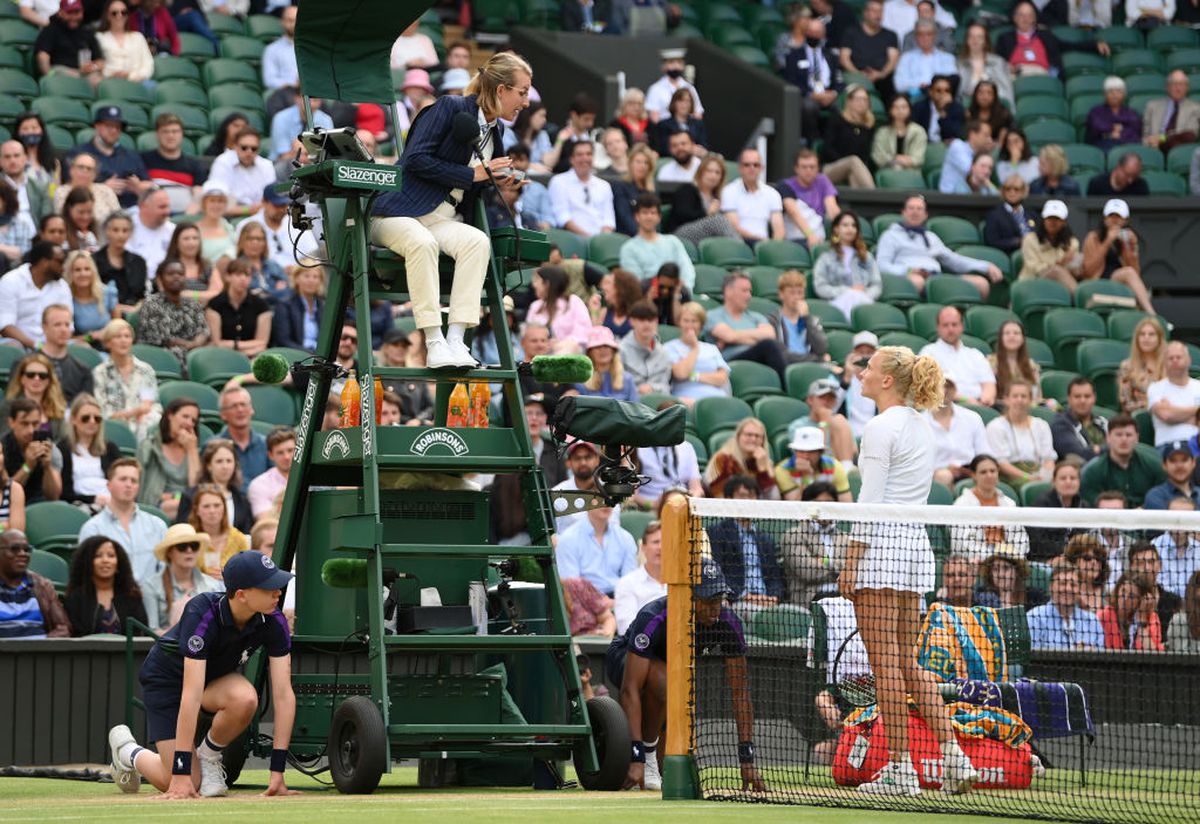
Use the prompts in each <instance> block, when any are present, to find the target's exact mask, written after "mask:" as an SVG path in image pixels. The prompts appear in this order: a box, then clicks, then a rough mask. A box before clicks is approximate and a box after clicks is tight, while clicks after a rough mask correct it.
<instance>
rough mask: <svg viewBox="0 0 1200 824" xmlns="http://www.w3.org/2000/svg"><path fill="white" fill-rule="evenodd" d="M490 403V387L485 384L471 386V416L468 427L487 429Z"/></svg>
mask: <svg viewBox="0 0 1200 824" xmlns="http://www.w3.org/2000/svg"><path fill="white" fill-rule="evenodd" d="M491 402H492V387H491V386H489V385H488V384H486V383H476V384H472V385H471V414H470V422H469V423H468V424H467V425H468V426H473V427H476V428H477V429H487V428H488V404H490V403H491Z"/></svg>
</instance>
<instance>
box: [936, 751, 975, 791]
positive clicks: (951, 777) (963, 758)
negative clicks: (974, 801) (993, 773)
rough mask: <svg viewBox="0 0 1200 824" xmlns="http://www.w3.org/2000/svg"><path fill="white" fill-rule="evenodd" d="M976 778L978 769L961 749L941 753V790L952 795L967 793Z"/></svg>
mask: <svg viewBox="0 0 1200 824" xmlns="http://www.w3.org/2000/svg"><path fill="white" fill-rule="evenodd" d="M978 780H979V771H978V770H976V769H975V766H974V765H973V764H972V763H971V759H970V758H968V757H967V755H966V753H964V752H963V751H962V750H959V751H958V752H956V753H943V754H942V792H944V793H951V794H953V795H958V794H959V793H967V792H970V791H971V789H972V788H973V787H974V786H975V782H976V781H978Z"/></svg>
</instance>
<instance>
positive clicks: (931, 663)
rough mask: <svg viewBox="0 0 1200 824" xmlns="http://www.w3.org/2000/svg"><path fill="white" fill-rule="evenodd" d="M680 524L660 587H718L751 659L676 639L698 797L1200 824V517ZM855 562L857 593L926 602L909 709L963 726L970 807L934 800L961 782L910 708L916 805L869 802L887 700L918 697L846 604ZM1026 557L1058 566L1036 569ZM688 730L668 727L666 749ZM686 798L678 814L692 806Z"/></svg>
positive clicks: (742, 514) (704, 506)
mask: <svg viewBox="0 0 1200 824" xmlns="http://www.w3.org/2000/svg"><path fill="white" fill-rule="evenodd" d="M675 506H676V507H678V509H676V510H675V511H674V512H673V513H671V514H670V515H664V524H665V529H666V530H667V532H666V533H665V534H664V547H665V552H666V553H667V557H665V558H664V568H671V566H672V564H673V563H675V564H677V566H676V567H675V568H676V569H680V570H683V569H687V570H688V571H689V573H688V574H689V576H690V580H691V581H692V582H700V581H701V580H702V578H703V576H704V575H705V574H707V573H710V572H711V571H712V569H713V567H714V566H715V567H716V568H717V569H719V570H720V572H721V573H722V575H723V577H724V578H725V581H726V583H727V585H728V587H729V590H730V591H731V592H732V593H734V597H733V599H732V600H731V601H730V602H729V608H728V612H731V613H732V614H733V615H734V616H735V618H736V623H737V624H738V625H740V629H741V637H740V639H735V640H733V641H730V640H728V638H726V640H725V641H723V642H720V643H704V642H702V643H703V645H704V648H701V649H697V648H696V647H697V644H696V643H695V639H696V638H697V637H699V638H701V639H704V638H706V637H708V638H712V637H716V636H714V635H713V634H712V633H707V634H706V633H705V632H702V631H700V630H701V629H702V628H700V627H698V626H697V621H698V620H706V621H707V620H710V618H711V613H710V614H709V617H708V618H706V617H704V616H703V615H702V613H703V609H702V607H701V608H698V609H694V610H689V611H688V615H689V617H690V620H691V624H690V626H680V627H679V628H673V629H671V632H672V635H673V638H672V643H679V644H681V645H682V644H686V645H690V647H691V649H692V651H693V655H692V656H685V658H686V659H687V660H688V661H689V662H690V663H689V665H688V666H686V667H679V668H677V669H676V670H674V671H673V672H672V673H671V674H670V675H669V678H671V679H673V680H672V683H671V684H669V686H668V696H669V698H668V701H669V702H670V701H671V700H672V698H671V696H687V697H688V700H687V702H686V703H687V713H686V722H678V723H680V726H683V727H685V728H686V729H687V735H686V736H676V738H675V739H674V740H675V741H676V745H675V747H676V749H679V748H685V749H686V753H682V752H676V753H674V754H676V755H683V754H686V755H687V756H689V757H690V759H691V762H692V765H693V767H694V770H693V771H692V772H691V773H690V774H691V775H692V780H693V781H695V782H696V787H695V794H697V795H700V796H702V797H704V798H706V799H718V800H729V801H759V802H761V801H769V802H777V803H798V804H811V805H822V806H837V807H862V808H877V809H895V810H909V811H924V812H954V813H977V814H982V815H1003V816H1020V817H1028V818H1041V819H1052V820H1060V821H1106V822H1108V821H1111V822H1133V821H1146V822H1161V821H1185V820H1186V821H1195V820H1198V819H1200V604H1198V598H1200V593H1198V592H1197V590H1198V589H1200V573H1198V572H1197V570H1196V564H1197V560H1196V559H1197V558H1198V557H1200V543H1198V536H1200V513H1196V512H1185V511H1175V510H1172V511H1168V512H1143V511H1118V512H1114V511H1111V510H1094V509H1093V510H1054V509H1031V508H1006V509H999V508H987V509H984V508H966V507H946V506H928V507H897V506H888V505H863V504H838V503H801V502H768V501H757V500H738V499H732V500H729V499H722V500H716V499H689V501H688V502H687V504H686V507H687V508H686V511H684V510H683V507H684V504H683V503H682V502H681V503H679V504H676V505H675ZM856 541H861V542H863V543H864V544H866V545H867V546H869V547H870V548H869V549H868V550H867V555H865V556H864V557H863V558H862V559H861V560H860V561H859V564H858V580H859V582H860V583H864V584H865V583H866V581H867V580H874V581H875V582H876V583H877V584H881V585H885V584H887V583H888V582H892V583H895V576H897V575H899V576H901V579H902V580H903V582H906V583H908V584H910V585H916V586H920V588H921V590H922V592H921V594H920V595H919V596H912V598H913V600H914V601H916V602H918V603H919V606H920V617H919V618H915V617H914V618H913V619H911V620H910V621H909V622H908V629H907V630H900V631H899V632H898V637H900V638H904V637H909V638H911V639H912V643H913V648H914V651H915V654H916V660H917V666H919V667H920V668H921V669H922V670H923V671H925V672H927V673H929V680H928V681H927V682H926V684H927V686H926V687H924V688H921V687H916V688H915V690H916V693H917V694H918V695H919V694H920V693H921V692H924V693H925V695H926V700H925V705H926V706H927V707H929V706H934V707H936V709H935V710H933V711H936V712H941V713H943V715H945V714H950V715H951V718H952V720H951V727H952V729H953V733H954V739H955V741H956V742H957V743H958V745H959V747H960V748H961V750H962V751H963V752H964V753H965V754H966V756H967V757H968V758H969V759H970V762H971V765H972V767H973V769H974V771H975V774H976V775H975V776H974V777H975V778H976V779H977V780H976V781H975V783H974V790H973V791H971V792H969V793H965V794H956V795H951V794H946V793H943V792H940V791H939V788H940V786H941V785H942V783H943V779H944V778H947V782H946V783H950V781H949V778H948V776H949V777H954V774H953V773H951V772H950V769H951V767H950V766H948V765H950V764H951V762H949V761H945V760H944V759H943V757H942V753H941V749H940V748H939V745H938V742H937V740H936V731H935V729H936V727H937V722H936V721H935V722H934V724H933V725H932V726H931V725H930V724H928V723H926V722H925V721H924V720H923V718H922V715H923V713H922V712H920V711H919V703H918V702H914V701H913V699H912V698H910V699H909V713H908V718H906V719H905V722H906V727H905V728H906V730H907V732H908V737H909V743H908V752H909V753H910V754H911V761H912V764H913V772H914V773H915V779H914V780H915V781H916V782H918V783H919V785H920V787H921V791H920V794H916V795H907V794H906V795H890V794H889V795H881V794H868V793H865V792H863V791H861V790H859V789H856V788H857V787H858V785H860V784H863V783H870V782H871V781H872V779H874V778H875V777H876V775H877V773H878V771H879V769H880V768H881V767H883V766H884V765H885V764H886V763H887V760H888V755H887V753H888V748H887V740H886V734H885V732H884V729H883V722H882V720H881V713H880V712H879V704H878V703H877V702H883V704H884V706H885V707H886V705H887V704H886V702H887V700H888V696H889V695H895V694H896V692H897V691H896V690H895V689H891V690H888V685H894V684H896V683H899V684H901V685H902V687H901V691H900V693H899V694H900V695H901V696H903V695H904V694H905V692H910V693H911V692H912V691H911V690H905V689H903V687H904V686H907V685H908V684H909V683H910V682H908V681H901V682H893V681H891V677H892V674H893V673H894V672H896V670H895V668H894V667H889V666H888V664H887V663H886V662H888V661H891V660H892V659H891V658H889V657H888V655H887V650H888V649H889V648H888V647H887V645H886V641H887V639H888V637H889V635H888V633H889V631H890V630H888V629H887V627H894V626H896V625H897V620H896V619H895V617H894V615H895V613H894V612H888V609H887V607H886V605H881V604H879V603H873V604H868V603H866V602H864V601H863V600H862V599H856V601H857V602H858V603H855V602H852V601H849V600H847V599H845V598H843V597H841V596H840V595H839V593H838V584H837V577H838V573H839V571H840V569H841V568H842V566H843V565H844V563H845V559H846V556H847V552H848V551H849V549H850V547H851V546H852V545H853V544H854V543H855V542H856ZM1031 546H1032V547H1034V548H1035V552H1034V555H1035V556H1036V557H1043V558H1047V559H1048V560H1044V561H1037V562H1034V561H1029V560H1027V556H1028V555H1029V550H1030V547H1031ZM930 550H932V557H933V559H934V561H933V563H932V565H928V569H925V567H924V565H923V562H922V560H921V559H922V557H923V556H927V555H928V554H929V551H930ZM672 552H682V553H686V556H687V557H686V562H685V561H683V560H682V559H680V560H678V561H672V560H671V558H670V557H669V556H670V554H671V553H672ZM867 556H870V557H867ZM685 564H686V565H685ZM1189 564H1190V565H1191V566H1190V567H1189ZM706 567H707V569H706ZM926 577H927V583H926V582H925V578H926ZM671 592H672V595H674V593H676V592H680V590H679V589H676V588H672V590H671ZM684 592H688V590H683V591H682V592H681V594H683V593H684ZM687 597H691V596H690V595H689V596H687ZM692 604H693V606H694V607H699V606H700V604H699V600H698V599H695V598H693V599H692ZM728 612H726V613H722V614H721V620H728V619H727V618H726V617H725V616H726V615H727V614H728ZM889 616H892V617H889ZM681 623H682V622H681ZM676 633H678V634H676ZM893 637H895V636H893ZM868 645H871V646H873V647H874V648H875V650H877V652H873V653H872V655H870V656H869V655H868V652H867V646H868ZM903 646H906V645H905V644H904V643H901V644H900V645H899V646H897V647H892V648H891V649H892V650H893V652H895V651H897V650H899V649H900V647H903ZM896 657H898V653H897V654H896ZM743 663H744V667H743V666H742V664H743ZM680 679H685V682H684V683H682V684H681V683H680ZM917 680H918V683H919V682H920V679H917ZM930 690H932V694H930ZM900 700H901V701H903V700H904V699H903V698H901V699H900ZM935 701H936V704H934V703H933V702H935ZM901 706H902V705H901ZM747 711H749V712H750V713H752V716H753V721H752V726H750V727H747V726H746V721H747V719H746V714H747ZM896 714H897V715H900V714H901V713H896ZM681 717H682V716H681V715H679V714H675V713H672V714H671V715H670V716H669V718H671V719H672V720H671V721H670V722H669V724H668V740H671V737H670V724H671V723H677V719H680V718H681ZM748 730H752V733H749V734H750V735H752V745H753V746H752V748H750V747H747V746H746V745H747V744H749V743H751V741H748V740H745V739H746V735H747V734H748ZM944 735H945V734H944ZM669 754H670V753H669ZM751 762H752V768H749V769H748V768H747V766H746V765H747V764H749V763H751ZM959 766H960V767H961V763H960V764H959ZM943 770H946V771H947V773H946V774H943ZM669 774H670V773H669ZM676 775H679V773H676ZM672 781H673V779H671V778H668V786H667V788H666V789H667V791H668V795H671V794H674V795H675V796H676V797H680V796H686V795H687V794H689V791H688V790H686V789H684V788H682V787H681V786H675V787H672V786H671V784H672ZM759 781H761V784H759V783H758V782H759ZM907 781H908V779H907V778H906V779H905V781H902V782H900V784H901V785H902V789H903V788H907V787H908V784H907V783H906V782H907ZM686 783H690V782H686Z"/></svg>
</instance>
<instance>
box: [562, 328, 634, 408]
mask: <svg viewBox="0 0 1200 824" xmlns="http://www.w3.org/2000/svg"><path fill="white" fill-rule="evenodd" d="M586 351H587V356H588V358H590V359H591V361H592V376H591V377H590V378H589V379H588V381H587V383H577V384H575V389H576V390H578V392H579V394H581V395H600V396H602V397H605V398H615V399H617V400H620V401H629V402H631V403H637V401H638V398H639V395H638V390H637V385H636V384H635V382H634V380H633V378H631V377H628V376H626V375H625V367H624V366H622V365H621V359H620V358H619V357H617V352H618V351H619V349H618V347H617V340H616V338H615V337H614V335H613V333H612V330H611V329H609V328H608V327H607V326H593V327H592V328H591V331H589V332H588V338H587V347H586Z"/></svg>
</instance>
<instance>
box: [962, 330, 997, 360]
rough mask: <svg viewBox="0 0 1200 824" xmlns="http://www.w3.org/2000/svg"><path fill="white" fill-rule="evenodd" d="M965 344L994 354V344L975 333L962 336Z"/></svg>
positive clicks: (986, 353) (987, 353)
mask: <svg viewBox="0 0 1200 824" xmlns="http://www.w3.org/2000/svg"><path fill="white" fill-rule="evenodd" d="M961 340H962V342H963V345H964V346H969V347H971V348H972V349H978V350H979V351H980V352H982V353H983V354H985V355H990V354H992V345H991V344H990V343H988V342H987V341H985V340H984V339H983V338H977V337H975V336H974V335H966V334H964V335H963V336H962V338H961Z"/></svg>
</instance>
